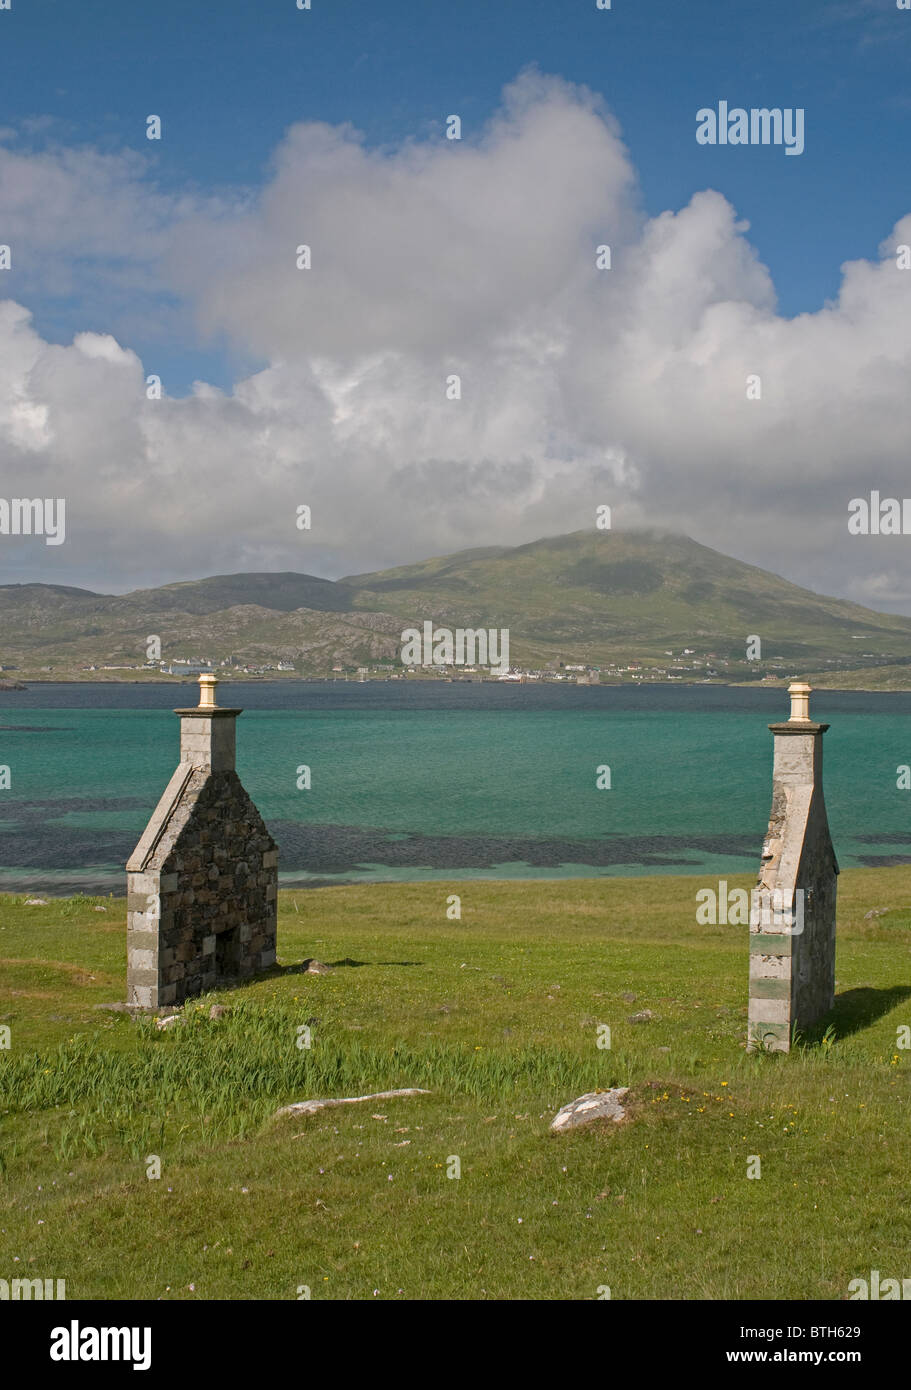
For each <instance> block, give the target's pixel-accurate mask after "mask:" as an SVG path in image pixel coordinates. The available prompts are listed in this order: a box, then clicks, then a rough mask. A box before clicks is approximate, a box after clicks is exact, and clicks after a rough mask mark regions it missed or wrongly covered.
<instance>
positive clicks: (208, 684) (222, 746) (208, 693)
mask: <svg viewBox="0 0 911 1390" xmlns="http://www.w3.org/2000/svg"><path fill="white" fill-rule="evenodd" d="M217 684H218V680H217V679H216V677H215V676H209V675H202V676H200V678H199V704H198V705H196V706H195V707H194V708H193V709H177V710H175V711H174V713H175V714H177V715H179V716H180V761H181V762H182V763H191V764H192V766H193V767H200V768H208V769H209V770H210V771H211V772H233V771H234V758H235V728H236V720H237V716H238V715H239V714H243V710H239V709H221V708H220V707H219V706H218V705H216V703H215V687H216V685H217Z"/></svg>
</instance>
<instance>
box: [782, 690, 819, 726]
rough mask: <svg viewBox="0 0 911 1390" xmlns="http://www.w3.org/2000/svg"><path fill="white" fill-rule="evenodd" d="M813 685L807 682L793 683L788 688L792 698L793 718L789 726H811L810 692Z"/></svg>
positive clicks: (789, 721)
mask: <svg viewBox="0 0 911 1390" xmlns="http://www.w3.org/2000/svg"><path fill="white" fill-rule="evenodd" d="M812 689H813V687H812V686H811V685H807V683H806V681H792V682H791V684H790V685H789V686H788V694H789V695H790V697H791V717H790V719H789V720H788V723H789V724H809V722H810V691H811V690H812Z"/></svg>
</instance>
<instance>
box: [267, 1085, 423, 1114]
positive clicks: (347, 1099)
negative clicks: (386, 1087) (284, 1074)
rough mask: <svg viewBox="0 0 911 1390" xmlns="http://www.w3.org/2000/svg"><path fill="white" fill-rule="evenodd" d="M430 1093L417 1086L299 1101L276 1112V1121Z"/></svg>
mask: <svg viewBox="0 0 911 1390" xmlns="http://www.w3.org/2000/svg"><path fill="white" fill-rule="evenodd" d="M429 1095H430V1092H429V1091H425V1090H422V1089H421V1088H420V1087H417V1086H410V1087H408V1089H407V1090H404V1091H374V1092H373V1093H372V1094H371V1095H369V1096H340V1097H338V1098H335V1099H329V1100H299V1101H296V1102H295V1104H294V1105H283V1106H282V1108H281V1110H276V1112H275V1116H274V1118H275V1119H278V1117H279V1115H313V1114H315V1113H316V1111H317V1110H325V1109H326V1107H327V1106H330V1105H357V1104H358V1103H359V1102H360V1101H362V1100H395V1099H396V1098H397V1097H398V1096H429Z"/></svg>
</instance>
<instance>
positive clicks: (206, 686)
mask: <svg viewBox="0 0 911 1390" xmlns="http://www.w3.org/2000/svg"><path fill="white" fill-rule="evenodd" d="M216 685H218V677H217V676H213V675H209V674H207V673H203V675H201V676H200V677H199V708H200V709H215V708H216V705H215V687H216Z"/></svg>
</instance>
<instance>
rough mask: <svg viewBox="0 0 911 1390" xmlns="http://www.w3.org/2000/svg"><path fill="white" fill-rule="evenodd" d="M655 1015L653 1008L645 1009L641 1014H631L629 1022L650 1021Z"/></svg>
mask: <svg viewBox="0 0 911 1390" xmlns="http://www.w3.org/2000/svg"><path fill="white" fill-rule="evenodd" d="M654 1017H655V1015H654V1014H653V1013H652V1011H651V1009H643V1010H642V1012H641V1013H640V1014H630V1016H629V1018H628V1019H627V1020H626V1021H627V1023H650V1022H651V1020H652V1019H653V1018H654Z"/></svg>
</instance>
